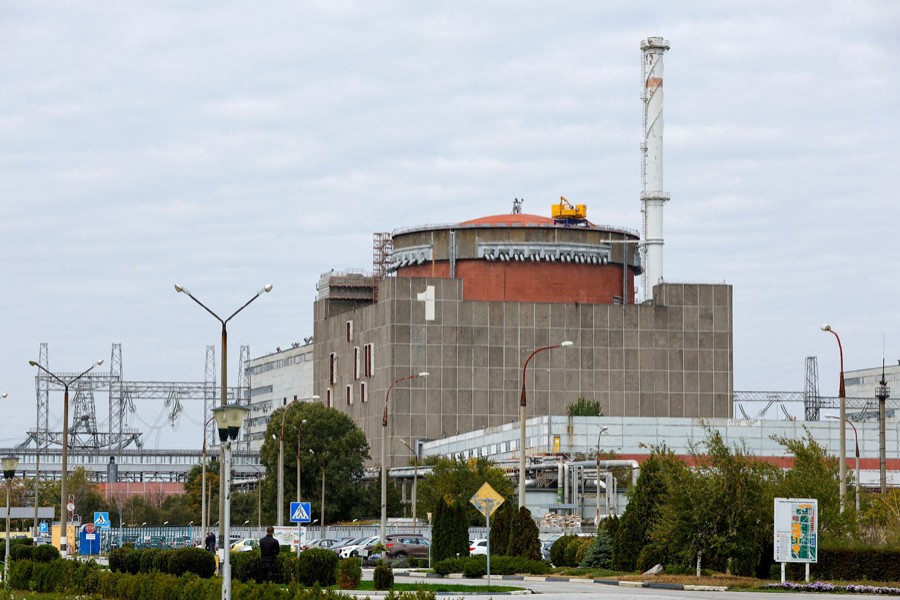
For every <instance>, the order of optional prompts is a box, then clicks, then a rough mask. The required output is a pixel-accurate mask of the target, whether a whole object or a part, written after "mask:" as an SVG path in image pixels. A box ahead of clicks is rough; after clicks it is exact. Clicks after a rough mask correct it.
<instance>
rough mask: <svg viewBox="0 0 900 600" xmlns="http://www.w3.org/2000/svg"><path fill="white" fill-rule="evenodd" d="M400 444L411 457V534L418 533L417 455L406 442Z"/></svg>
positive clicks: (401, 441)
mask: <svg viewBox="0 0 900 600" xmlns="http://www.w3.org/2000/svg"><path fill="white" fill-rule="evenodd" d="M400 443H401V444H403V445H404V446H406V447H407V448H408V449H409V451H410V452H412V455H413V491H412V505H413V510H412V520H413V533H419V522H418V521H417V520H416V487H418V483H419V453H418V452H416V451H415V450H413V449H412V448H411V447H410V445H409V444H407V443H406V440H403V439H401V440H400Z"/></svg>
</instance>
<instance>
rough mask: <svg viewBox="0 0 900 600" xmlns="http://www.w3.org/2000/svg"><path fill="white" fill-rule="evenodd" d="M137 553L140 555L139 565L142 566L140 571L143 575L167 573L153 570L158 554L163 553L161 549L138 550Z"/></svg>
mask: <svg viewBox="0 0 900 600" xmlns="http://www.w3.org/2000/svg"><path fill="white" fill-rule="evenodd" d="M137 552H138V553H139V554H140V556H139V558H138V564H140V569H139V570H140V572H141V573H149V572H150V571H154V570H155V571H159V572H160V573H165V571H160V570H159V569H154V568H153V560H154V559H155V558H156V555H157V554H159V553H160V552H162V551H161V550H160V549H159V548H145V549H143V550H137Z"/></svg>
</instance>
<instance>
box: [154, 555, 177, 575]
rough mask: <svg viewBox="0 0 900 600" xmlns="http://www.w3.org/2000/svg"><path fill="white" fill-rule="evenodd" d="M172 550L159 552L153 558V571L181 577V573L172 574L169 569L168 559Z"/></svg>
mask: <svg viewBox="0 0 900 600" xmlns="http://www.w3.org/2000/svg"><path fill="white" fill-rule="evenodd" d="M173 552H175V551H174V550H160V551H159V552H158V553H157V554H156V555H155V556H154V557H153V570H154V571H159V572H160V573H169V574H170V575H181V573H173V572H172V570H171V569H170V568H169V559H171V558H172V553H173Z"/></svg>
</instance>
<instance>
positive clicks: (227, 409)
mask: <svg viewBox="0 0 900 600" xmlns="http://www.w3.org/2000/svg"><path fill="white" fill-rule="evenodd" d="M212 412H213V415H214V416H215V418H216V427H218V429H219V441H221V442H222V451H223V453H224V455H225V460H224V464H223V465H222V479H224V480H225V485H224V489H225V502H224V503H223V504H224V505H225V506H224V514H223V515H222V518H221V519H220V522H221V525H220V527H222V528H224V533H223V535H224V538H223V539H224V540H225V543H224V546H223V549H222V554H223V555H224V558H223V560H222V600H231V548H230V547H229V545H230V544H229V543H230V536H231V441H232V440H236V439H237V436H238V432H239V431H240V429H241V425H243V423H244V419H245V418H246V417H247V413H248V412H250V409H249V408H247V407H246V406H242V405H240V404H226V405H225V406H217V407H216V408H214V409H213V411H212Z"/></svg>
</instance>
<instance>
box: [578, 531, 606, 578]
mask: <svg viewBox="0 0 900 600" xmlns="http://www.w3.org/2000/svg"><path fill="white" fill-rule="evenodd" d="M588 539H590V538H588ZM611 564H612V541H611V540H610V536H609V533H608V532H607V530H606V529H604V528H602V527H601V528H600V529H599V530H598V531H597V536H596V537H595V538H594V540H593V542H591V544H590V546H588V549H587V552H585V554H584V557H583V558H582V559H581V561H580V562H579V563H578V566H579V567H583V568H586V569H609V568H610V565H611Z"/></svg>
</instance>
